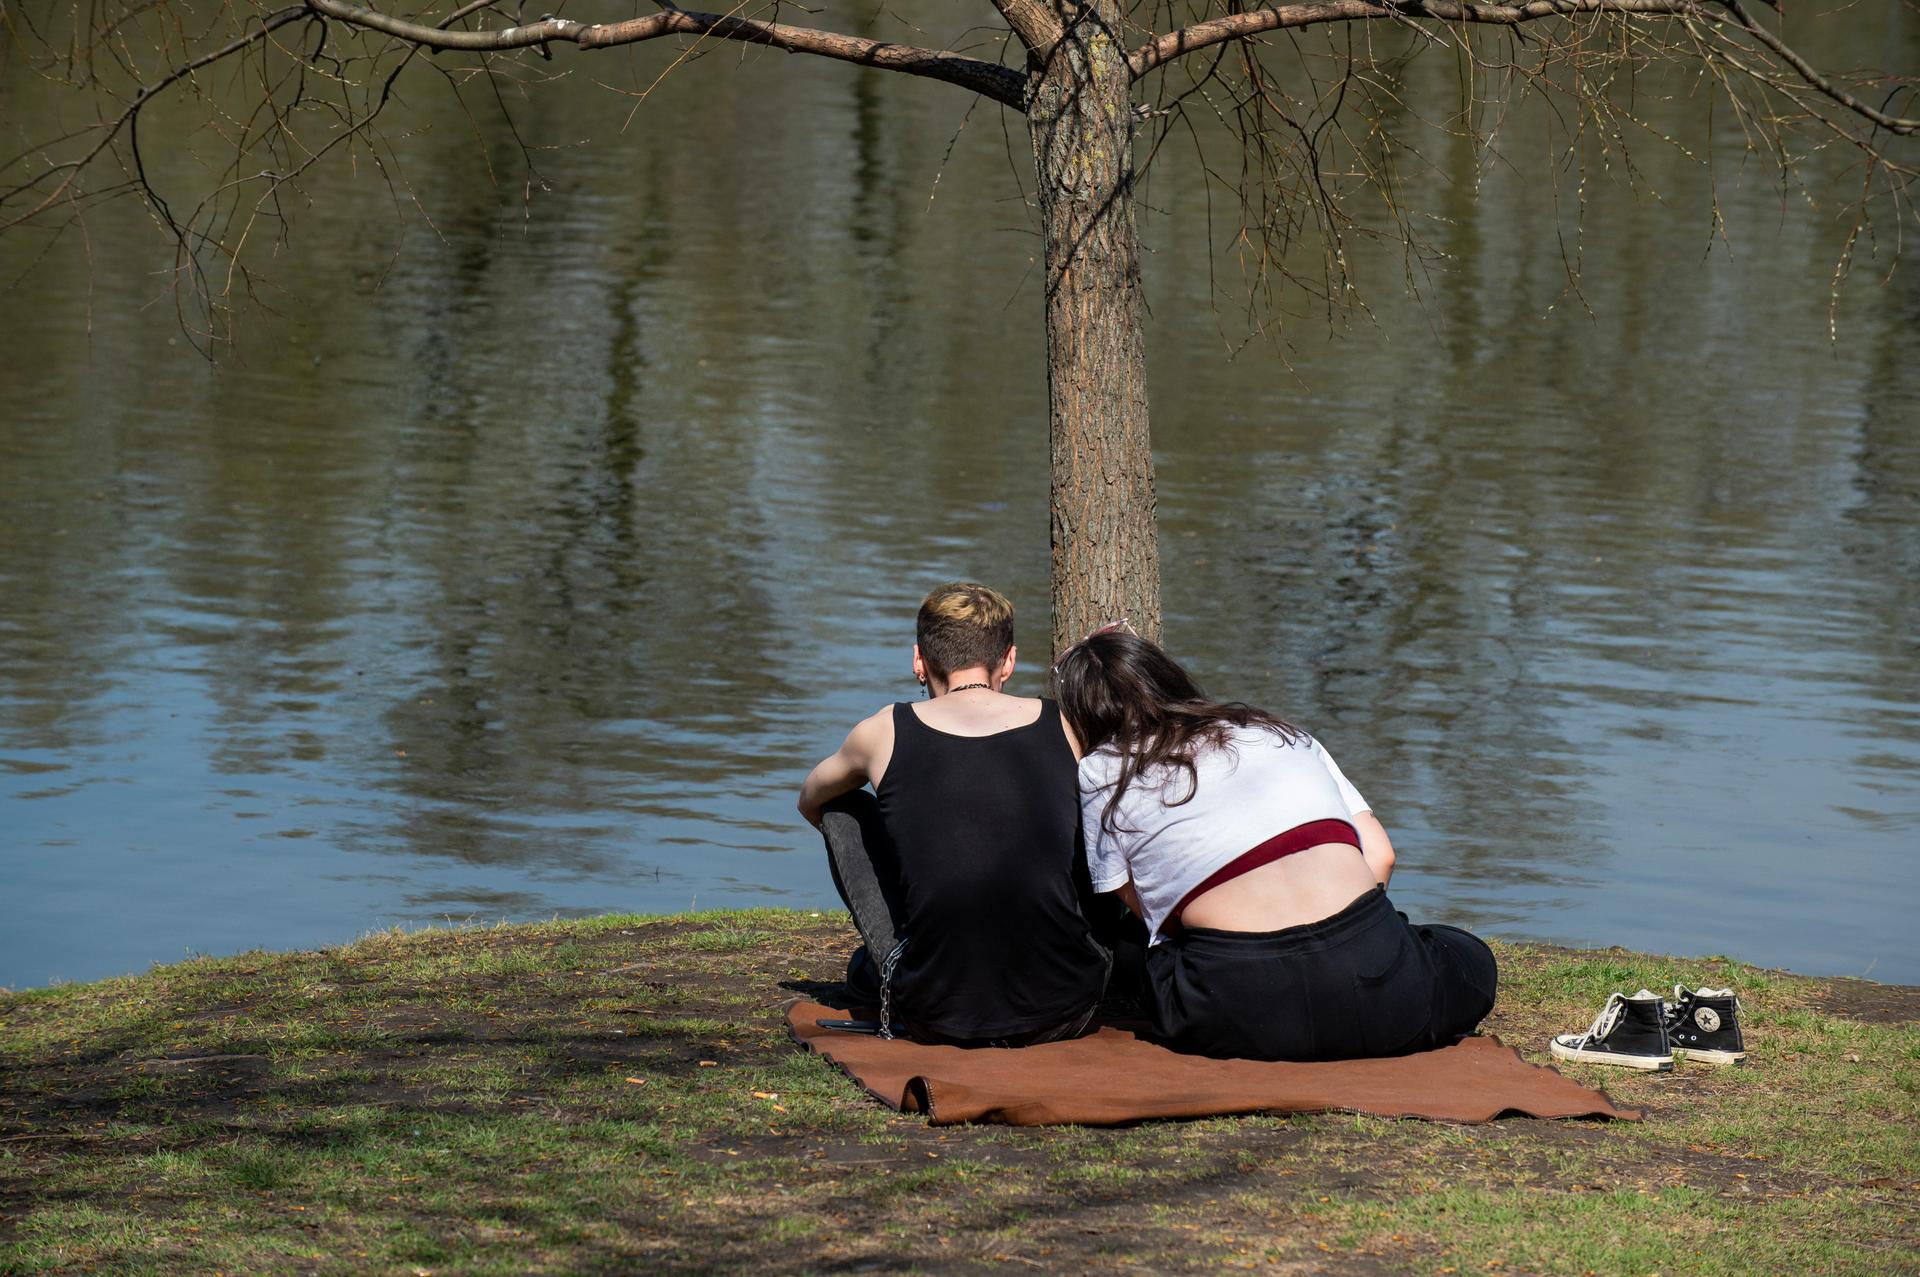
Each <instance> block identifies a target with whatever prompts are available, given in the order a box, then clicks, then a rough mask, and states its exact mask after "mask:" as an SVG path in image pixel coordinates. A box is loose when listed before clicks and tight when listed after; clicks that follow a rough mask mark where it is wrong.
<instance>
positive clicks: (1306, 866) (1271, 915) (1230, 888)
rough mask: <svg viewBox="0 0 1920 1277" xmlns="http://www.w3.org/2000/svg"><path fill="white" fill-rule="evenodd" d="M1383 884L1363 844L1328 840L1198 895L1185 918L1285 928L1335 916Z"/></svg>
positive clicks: (1245, 927)
mask: <svg viewBox="0 0 1920 1277" xmlns="http://www.w3.org/2000/svg"><path fill="white" fill-rule="evenodd" d="M1378 885H1379V884H1378V882H1377V881H1376V880H1375V879H1374V876H1373V873H1372V871H1371V870H1369V869H1368V868H1367V862H1366V861H1365V860H1364V859H1362V858H1361V856H1360V849H1359V848H1357V847H1354V846H1352V845H1351V844H1349V843H1342V842H1324V843H1321V844H1319V845H1318V846H1316V847H1309V848H1307V849H1306V850H1305V851H1301V852H1296V853H1294V854H1293V855H1291V856H1286V857H1283V858H1282V859H1279V860H1274V861H1270V862H1268V863H1267V864H1264V865H1261V866H1260V867H1259V868H1258V869H1253V870H1249V871H1248V872H1246V873H1243V874H1241V875H1240V876H1239V877H1238V878H1234V879H1232V880H1231V881H1228V882H1223V883H1221V884H1220V885H1219V886H1217V887H1215V888H1214V889H1213V890H1211V891H1208V892H1206V893H1205V894H1203V895H1201V896H1199V897H1197V898H1195V899H1194V901H1193V902H1192V903H1191V904H1189V905H1188V906H1187V907H1186V910H1185V911H1184V912H1183V913H1182V914H1181V915H1180V921H1181V922H1182V923H1183V924H1185V925H1186V926H1189V927H1211V928H1213V929H1214V930H1217V931H1279V930H1281V929H1282V928H1284V927H1297V926H1300V925H1302V924H1303V923H1308V922H1319V921H1320V920H1321V919H1322V918H1331V917H1332V916H1333V915H1334V914H1336V913H1339V912H1340V911H1341V910H1342V909H1345V908H1346V907H1347V906H1348V905H1350V904H1352V903H1353V902H1354V901H1355V900H1357V899H1359V898H1360V897H1361V896H1362V895H1364V894H1366V893H1367V892H1368V891H1370V890H1372V889H1373V888H1374V887H1376V886H1378Z"/></svg>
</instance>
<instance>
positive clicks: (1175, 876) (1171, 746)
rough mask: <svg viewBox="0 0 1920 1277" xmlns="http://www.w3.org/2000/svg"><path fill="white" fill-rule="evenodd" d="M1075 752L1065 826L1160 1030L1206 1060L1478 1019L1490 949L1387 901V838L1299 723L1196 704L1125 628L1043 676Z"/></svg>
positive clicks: (1388, 1048)
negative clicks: (1074, 784)
mask: <svg viewBox="0 0 1920 1277" xmlns="http://www.w3.org/2000/svg"><path fill="white" fill-rule="evenodd" d="M1054 677H1055V683H1056V687H1057V690H1058V694H1059V700H1060V709H1061V712H1062V713H1063V714H1064V715H1065V716H1066V719H1067V721H1068V723H1069V724H1070V725H1071V726H1072V728H1073V730H1074V734H1075V735H1076V736H1078V737H1079V739H1080V741H1081V744H1082V747H1083V749H1084V750H1085V756H1084V758H1083V759H1082V760H1081V763H1080V770H1079V786H1080V811H1081V830H1082V833H1083V834H1084V837H1085V840H1086V848H1087V865H1088V868H1089V870H1090V871H1091V875H1092V879H1093V889H1094V890H1095V891H1102V892H1104V891H1112V892H1117V893H1118V894H1119V896H1120V898H1121V899H1122V900H1124V901H1125V902H1126V904H1127V906H1128V908H1130V909H1132V910H1133V912H1134V913H1136V914H1138V915H1139V916H1140V918H1141V920H1142V921H1143V922H1144V924H1145V926H1146V931H1147V937H1148V941H1147V950H1146V956H1145V964H1146V993H1147V1000H1148V1003H1149V1008H1150V1010H1151V1012H1152V1015H1153V1019H1154V1025H1155V1028H1156V1030H1157V1032H1158V1034H1159V1036H1160V1037H1161V1038H1162V1039H1163V1040H1164V1041H1166V1043H1167V1044H1168V1045H1169V1046H1172V1047H1174V1048H1175V1049H1177V1050H1183V1051H1191V1052H1195V1053H1198V1054H1203V1055H1211V1056H1218V1057H1223V1058H1248V1059H1263V1060H1332V1059H1354V1058H1364V1057H1371V1056H1383V1055H1400V1054H1405V1053H1407V1052H1410V1051H1420V1050H1426V1049H1429V1048H1432V1047H1437V1046H1443V1045H1445V1044H1446V1043H1448V1042H1451V1041H1454V1040H1455V1039H1457V1038H1459V1037H1460V1036H1462V1035H1464V1034H1466V1033H1470V1032H1472V1031H1473V1029H1474V1028H1475V1027H1476V1026H1477V1025H1478V1024H1479V1023H1480V1021H1481V1020H1483V1019H1485V1018H1486V1016H1487V1013H1488V1012H1489V1011H1491V1010H1492V1009H1493V999H1494V993H1495V989H1496V986H1497V983H1498V973H1497V970H1496V967H1495V963H1494V958H1493V953H1492V951H1491V950H1490V949H1488V948H1487V946H1486V945H1485V944H1484V943H1483V942H1482V941H1480V940H1479V939H1477V938H1476V937H1474V936H1473V935H1471V934H1469V933H1468V932H1465V931H1462V930H1460V929H1459V928H1457V927H1447V926H1439V925H1433V926H1420V927H1416V926H1413V925H1411V924H1410V923H1408V921H1407V918H1406V915H1405V914H1402V913H1398V912H1396V911H1395V910H1394V908H1393V906H1392V904H1391V903H1390V902H1389V901H1388V899H1387V894H1386V885H1387V881H1388V879H1389V878H1390V877H1391V876H1392V874H1393V862H1394V852H1393V844H1392V842H1391V841H1390V840H1389V839H1388V837H1387V831H1386V830H1385V828H1383V827H1382V826H1381V824H1380V822H1379V821H1378V820H1376V819H1375V818H1374V815H1373V810H1372V808H1371V806H1370V805H1369V804H1368V803H1367V801H1366V799H1365V798H1363V797H1362V796H1361V794H1360V791H1359V790H1358V789H1356V788H1355V787H1354V786H1353V784H1352V783H1351V782H1350V781H1348V780H1347V778H1346V777H1345V776H1344V775H1343V774H1342V773H1341V771H1340V768H1339V767H1338V766H1337V765H1336V764H1335V763H1334V761H1333V758H1332V757H1331V756H1330V755H1329V754H1328V753H1327V751H1326V749H1325V748H1324V747H1322V745H1321V744H1320V742H1319V741H1317V740H1315V739H1314V738H1313V737H1312V736H1310V735H1309V734H1308V733H1306V732H1305V731H1302V730H1301V729H1300V728H1298V727H1296V726H1294V725H1293V724H1291V723H1289V722H1287V721H1286V720H1284V719H1281V718H1278V717H1276V716H1274V715H1272V714H1269V713H1267V712H1266V711H1264V710H1259V709H1255V708H1253V707H1252V706H1250V705H1243V704H1238V703H1231V702H1219V701H1212V700H1208V699H1207V698H1206V697H1205V695H1204V694H1203V693H1202V692H1201V690H1200V688H1199V686H1198V685H1197V684H1195V682H1194V681H1193V679H1192V677H1190V676H1189V675H1188V674H1187V672H1186V671H1185V670H1184V669H1182V668H1181V667H1180V666H1179V664H1178V663H1176V662H1175V661H1174V660H1173V659H1172V658H1171V657H1169V656H1168V655H1167V654H1166V653H1165V652H1163V651H1161V650H1160V648H1159V647H1157V646H1156V645H1154V644H1153V643H1150V642H1148V641H1147V640H1146V639H1143V638H1141V637H1139V636H1138V635H1136V634H1134V633H1132V632H1131V630H1130V629H1129V628H1127V627H1126V625H1125V623H1124V622H1116V623H1115V624H1114V625H1110V626H1105V627H1102V628H1101V629H1099V630H1095V631H1094V632H1093V633H1092V634H1090V635H1088V636H1087V637H1086V638H1084V639H1082V640H1081V641H1080V642H1078V643H1075V644H1074V645H1073V646H1072V647H1070V648H1068V649H1067V650H1066V651H1065V652H1062V653H1061V654H1060V658H1059V660H1058V661H1056V662H1055V665H1054Z"/></svg>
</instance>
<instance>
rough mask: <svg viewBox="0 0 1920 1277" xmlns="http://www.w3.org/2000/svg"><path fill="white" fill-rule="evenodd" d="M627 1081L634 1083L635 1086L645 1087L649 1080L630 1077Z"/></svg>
mask: <svg viewBox="0 0 1920 1277" xmlns="http://www.w3.org/2000/svg"><path fill="white" fill-rule="evenodd" d="M627 1081H629V1082H631V1083H633V1084H634V1085H635V1086H645V1085H646V1084H647V1079H645V1078H643V1077H630V1078H628V1079H627Z"/></svg>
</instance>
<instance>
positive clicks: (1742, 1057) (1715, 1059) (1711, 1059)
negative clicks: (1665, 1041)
mask: <svg viewBox="0 0 1920 1277" xmlns="http://www.w3.org/2000/svg"><path fill="white" fill-rule="evenodd" d="M1673 1058H1674V1059H1676V1060H1685V1061H1686V1062H1687V1063H1689V1064H1745V1063H1746V1062H1747V1053H1746V1052H1745V1051H1700V1050H1696V1049H1694V1048H1692V1047H1685V1046H1676V1047H1674V1048H1673Z"/></svg>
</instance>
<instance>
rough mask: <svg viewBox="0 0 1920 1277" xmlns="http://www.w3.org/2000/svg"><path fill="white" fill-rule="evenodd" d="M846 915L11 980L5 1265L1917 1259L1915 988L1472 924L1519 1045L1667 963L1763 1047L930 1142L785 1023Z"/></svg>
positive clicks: (1919, 1071) (1290, 1265) (831, 963)
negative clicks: (1497, 1115) (1557, 1115)
mask: <svg viewBox="0 0 1920 1277" xmlns="http://www.w3.org/2000/svg"><path fill="white" fill-rule="evenodd" d="M851 943H852V937H851V934H850V932H849V930H848V928H847V924H846V920H845V918H844V916H843V915H828V916H825V917H822V916H820V915H817V914H813V915H810V914H805V913H790V912H781V911H771V910H754V911H744V912H735V913H707V914H697V915H688V916H683V917H675V918H643V917H633V916H616V917H607V918H595V919H590V920H584V921H575V922H565V923H550V924H542V925H537V926H522V927H510V928H493V929H471V930H434V931H427V932H418V933H401V932H389V933H382V934H379V935H375V936H371V937H368V938H367V939H365V940H363V941H360V942H359V943H357V944H353V945H348V946H344V947H341V948H337V949H329V950H324V951H320V952H314V953H296V954H271V953H251V954H243V955H240V956H237V957H233V958H223V959H198V960H195V961H191V962H187V963H182V964H178V965H175V966H169V967H162V968H157V969H155V970H154V971H152V972H150V973H148V974H146V975H144V976H139V977H133V978H127V979H121V980H109V981H102V982H99V983H97V984H90V985H77V986H66V987H62V988H56V989H42V990H27V991H24V992H22V993H19V994H14V995H11V996H6V997H0V1272H4V1273H12V1272H20V1273H43V1272H81V1271H106V1272H114V1273H147V1272H151V1273H177V1272H184V1271H192V1272H215V1271H232V1272H238V1271H246V1272H255V1273H280V1272H286V1273H296V1272H298V1273H309V1272H324V1273H331V1272H340V1273H357V1272H363V1271H374V1272H397V1273H408V1272H412V1271H414V1270H416V1269H419V1270H426V1271H429V1272H433V1273H454V1272H457V1273H494V1272H500V1273H520V1272H555V1273H562V1272H564V1273H574V1272H602V1271H604V1272H632V1271H649V1272H705V1271H714V1272H732V1271H739V1270H743V1269H751V1270H763V1269H764V1270H771V1271H776V1272H816V1271H828V1270H845V1269H850V1268H860V1267H863V1266H869V1267H881V1268H886V1269H907V1270H915V1269H918V1270H924V1271H949V1270H956V1269H959V1270H966V1269H972V1268H976V1267H999V1268H1022V1267H1027V1266H1034V1265H1037V1266H1039V1267H1042V1268H1050V1269H1057V1270H1061V1271H1073V1272H1078V1271H1085V1270H1094V1269H1098V1270H1102V1271H1107V1270H1112V1271H1142V1272H1163V1271H1181V1270H1194V1271H1208V1272H1212V1271H1218V1270H1220V1269H1222V1268H1235V1267H1252V1268H1256V1269H1263V1270H1273V1271H1295V1272H1321V1271H1326V1272H1336V1273H1337V1272H1353V1273H1381V1272H1386V1273H1401V1272H1404V1273H1444V1272H1456V1273H1468V1272H1472V1273H1489V1272H1493V1273H1498V1272H1529V1273H1548V1274H1570V1275H1579V1274H1587V1273H1605V1274H1610V1275H1611V1274H1626V1273H1651V1272H1659V1273H1662V1274H1666V1275H1667V1277H1673V1274H1680V1273H1700V1274H1731V1273H1768V1274H1771V1273H1780V1272H1793V1273H1833V1274H1852V1273H1859V1274H1876V1275H1877V1274H1883V1273H1897V1272H1920V1266H1917V1265H1916V1262H1915V1259H1914V1255H1915V1254H1916V1252H1917V1251H1920V1228H1917V1227H1916V1220H1915V1206H1914V1204H1915V1201H1916V1195H1917V1194H1920V1139H1916V1135H1915V1130H1916V1123H1915V1119H1916V1117H1920V1113H1916V1108H1920V1102H1917V1101H1916V1091H1920V1029H1917V1028H1916V1025H1915V1023H1914V1020H1915V1019H1916V1017H1917V1016H1920V994H1915V993H1913V992H1912V991H1902V990H1893V991H1882V992H1881V994H1879V995H1875V996H1878V997H1879V998H1880V1002H1879V1003H1876V1004H1875V1005H1876V1006H1879V1010H1878V1011H1874V1010H1873V1009H1872V1008H1871V1007H1869V1008H1867V1010H1865V1011H1863V1012H1862V1014H1861V1015H1850V1014H1846V1013H1843V1010H1844V1008H1845V1006H1846V1005H1848V1000H1849V999H1852V1000H1853V1002H1854V1003H1861V1002H1862V1000H1861V996H1860V995H1861V992H1862V990H1863V989H1864V990H1867V991H1868V992H1869V993H1871V992H1872V990H1873V988H1874V987H1873V986H1861V985H1857V984H1849V983H1846V982H1832V981H1818V980H1807V979H1802V978H1800V977H1796V976H1791V975H1786V974H1783V973H1778V972H1768V971H1762V970H1758V969H1755V968H1751V967H1747V966H1743V965H1741V964H1739V963H1735V962H1731V961H1729V960H1727V959H1722V958H1707V959H1674V958H1662V957H1658V956H1652V955H1641V954H1629V953H1623V952H1618V951H1606V952H1599V953H1589V952H1567V951H1562V950H1555V949H1549V948H1544V947H1539V946H1528V945H1511V944H1509V945H1501V946H1499V954H1500V958H1501V963H1502V977H1503V989H1502V994H1501V1005H1500V1007H1499V1009H1498V1010H1497V1011H1496V1013H1495V1016H1494V1018H1493V1020H1492V1021H1491V1022H1490V1025H1489V1029H1490V1031H1492V1032H1495V1033H1498V1034H1500V1035H1502V1036H1503V1037H1505V1038H1506V1040H1508V1041H1509V1042H1512V1043H1514V1044H1515V1045H1517V1046H1519V1047H1520V1048H1521V1049H1522V1051H1523V1053H1524V1054H1526V1055H1527V1056H1528V1057H1529V1058H1530V1059H1534V1060H1536V1061H1541V1062H1544V1060H1545V1059H1546V1056H1545V1052H1544V1049H1543V1048H1544V1044H1545V1040H1546V1037H1547V1036H1548V1035H1549V1034H1550V1033H1552V1032H1554V1031H1556V1030H1560V1029H1566V1028H1570V1027H1579V1026H1583V1025H1584V1024H1585V1023H1586V1021H1587V1019H1588V1018H1589V1017H1590V1016H1591V1014H1592V1011H1593V1008H1594V1007H1596V1006H1597V1005H1598V1004H1599V1002H1600V1001H1601V1000H1602V999H1604V997H1605V995H1606V993H1607V992H1609V991H1611V990H1613V989H1626V990H1631V989H1633V988H1637V987H1639V986H1640V985H1642V984H1644V985H1647V986H1649V987H1652V988H1665V987H1666V986H1667V985H1669V984H1671V983H1672V982H1673V981H1675V980H1684V981H1686V982H1687V983H1689V984H1701V983H1711V984H1726V983H1730V984H1732V985H1734V986H1735V987H1736V988H1737V989H1739V990H1740V992H1741V994H1742V997H1743V1007H1744V1014H1745V1017H1746V1020H1747V1028H1748V1032H1749V1044H1750V1048H1751V1050H1752V1054H1753V1061H1752V1064H1751V1065H1750V1066H1749V1067H1747V1068H1742V1069H1730V1070H1710V1069H1705V1068H1699V1067H1695V1068H1684V1067H1683V1069H1682V1070H1681V1071H1679V1072H1677V1073H1675V1074H1672V1075H1666V1076H1648V1075H1641V1074H1633V1073H1628V1072H1626V1071H1624V1070H1622V1071H1612V1072H1609V1071H1607V1070H1605V1069H1602V1068H1599V1067H1594V1066H1584V1067H1573V1068H1569V1069H1568V1070H1567V1071H1568V1072H1570V1073H1572V1074H1573V1075H1575V1076H1577V1077H1579V1078H1581V1079H1582V1080H1584V1081H1588V1082H1591V1083H1593V1084H1597V1085H1602V1086H1605V1087H1606V1088H1607V1089H1608V1090H1609V1091H1610V1092H1611V1093H1612V1094H1613V1095H1614V1096H1615V1098H1616V1099H1618V1100H1619V1101H1620V1102H1622V1103H1625V1104H1630V1105H1637V1106H1644V1107H1645V1108H1646V1109H1647V1110H1648V1112H1649V1116H1648V1120H1646V1121H1644V1122H1639V1123H1625V1122H1619V1123H1599V1122H1557V1123H1556V1122H1537V1121H1509V1122H1500V1123H1494V1124H1491V1125H1487V1126H1477V1127H1460V1126H1450V1125H1444V1124H1438V1123H1422V1122H1400V1121H1389V1120H1384V1119H1378V1118H1370V1117H1356V1116H1349V1115H1332V1114H1323V1115H1318V1116H1308V1117H1296V1118H1291V1119H1284V1120H1283V1119H1277V1118H1267V1117H1253V1118H1240V1119H1214V1120H1208V1121H1198V1122H1184V1123H1153V1124H1147V1125H1142V1126H1139V1127H1135V1128H1130V1129H1119V1130H1100V1129H1088V1128H1061V1129H1041V1130H1015V1129H1007V1128H994V1127H982V1128H939V1129H936V1128H930V1127H928V1126H927V1125H926V1124H925V1123H924V1121H922V1120H921V1119H918V1118H911V1117H903V1116H900V1115H898V1114H893V1113H891V1112H889V1111H887V1110H885V1109H883V1108H881V1107H880V1106H879V1105H877V1104H875V1103H874V1102H872V1101H871V1100H870V1099H869V1098H867V1097H866V1096H865V1095H864V1094H862V1093H861V1092H860V1091H859V1090H858V1089H857V1088H855V1087H854V1086H853V1085H852V1084H851V1083H850V1082H849V1081H848V1080H847V1079H846V1078H845V1077H843V1076H842V1075H840V1074H838V1073H837V1072H835V1071H834V1070H833V1069H831V1068H829V1067H827V1066H824V1065H823V1064H822V1063H821V1062H820V1061H818V1060H817V1059H815V1058H813V1057H810V1056H807V1055H803V1054H801V1053H800V1052H799V1051H797V1050H796V1049H795V1048H793V1046H792V1045H791V1043H790V1042H789V1041H788V1040H787V1037H786V1034H785V1030H784V1025H783V1023H782V1021H781V1009H782V1007H783V1006H784V1004H785V1003H786V1001H787V1000H788V999H790V998H791V997H792V996H794V992H793V991H791V990H788V989H783V988H781V987H780V985H781V982H782V981H793V980H803V981H805V980H812V981H827V980H831V979H833V978H834V977H835V976H836V975H837V974H838V972H839V971H840V969H841V967H842V964H843V961H844V955H845V952H846V949H847V948H848V947H849V946H850V945H851ZM1866 1001H1867V1002H1872V1001H1873V999H1872V998H1868V999H1866ZM1862 1005H1864V1003H1862ZM1888 1007H1891V1008H1893V1009H1892V1010H1891V1011H1888V1009H1887V1008H1888ZM1836 1008H1839V1009H1836ZM1868 1015H1872V1016H1875V1017H1877V1019H1878V1021H1879V1022H1869V1019H1868V1018H1863V1017H1865V1016H1868ZM186 1057H229V1058H226V1059H215V1060H208V1061H205V1062H203V1063H193V1062H191V1061H187V1062H182V1061H183V1060H185V1059H186Z"/></svg>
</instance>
